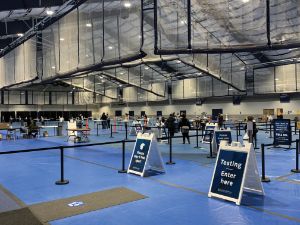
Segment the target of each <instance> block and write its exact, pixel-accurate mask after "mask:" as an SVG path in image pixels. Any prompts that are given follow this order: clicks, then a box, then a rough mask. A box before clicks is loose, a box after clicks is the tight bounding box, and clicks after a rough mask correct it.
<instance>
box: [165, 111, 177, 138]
mask: <svg viewBox="0 0 300 225" xmlns="http://www.w3.org/2000/svg"><path fill="white" fill-rule="evenodd" d="M166 127H167V128H168V131H169V134H170V136H171V137H174V133H175V118H174V116H173V114H170V116H169V118H168V119H167V121H166Z"/></svg>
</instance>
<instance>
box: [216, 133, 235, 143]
mask: <svg viewBox="0 0 300 225" xmlns="http://www.w3.org/2000/svg"><path fill="white" fill-rule="evenodd" d="M215 135H216V136H215V137H216V143H217V146H219V145H220V143H221V141H223V140H224V141H228V143H229V144H230V143H231V142H232V138H231V131H225V130H224V131H217V132H215Z"/></svg>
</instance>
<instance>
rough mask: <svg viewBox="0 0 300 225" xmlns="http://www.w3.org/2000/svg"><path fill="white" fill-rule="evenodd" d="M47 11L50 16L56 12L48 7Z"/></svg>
mask: <svg viewBox="0 0 300 225" xmlns="http://www.w3.org/2000/svg"><path fill="white" fill-rule="evenodd" d="M46 13H47V15H48V16H52V15H53V14H54V12H53V11H52V10H50V9H48V10H47V11H46Z"/></svg>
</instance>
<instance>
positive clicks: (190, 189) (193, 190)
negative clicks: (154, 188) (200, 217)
mask: <svg viewBox="0 0 300 225" xmlns="http://www.w3.org/2000/svg"><path fill="white" fill-rule="evenodd" d="M148 179H150V180H153V181H156V182H158V183H160V184H162V185H167V186H170V187H174V188H178V189H182V190H186V191H191V192H194V193H197V194H200V195H202V196H207V195H208V193H205V192H202V191H198V190H195V189H193V188H188V187H185V186H182V185H177V184H173V183H170V182H166V181H162V180H159V179H155V178H152V177H150V178H148ZM242 206H244V207H246V208H250V209H254V210H257V211H260V212H263V213H266V214H269V215H273V216H277V217H280V218H283V219H287V220H290V221H295V222H299V223H300V218H297V217H292V216H288V215H285V214H281V213H277V212H273V211H270V210H265V209H261V208H258V207H255V206H251V205H247V204H243V205H242Z"/></svg>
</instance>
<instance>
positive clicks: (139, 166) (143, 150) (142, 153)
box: [129, 139, 151, 173]
mask: <svg viewBox="0 0 300 225" xmlns="http://www.w3.org/2000/svg"><path fill="white" fill-rule="evenodd" d="M150 143H151V141H150V140H145V139H137V140H136V143H135V148H134V153H133V155H132V158H131V163H130V166H129V169H130V170H133V171H136V172H139V173H142V172H143V170H144V167H145V163H146V159H147V156H148V153H149V148H150Z"/></svg>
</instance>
